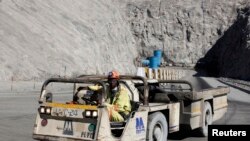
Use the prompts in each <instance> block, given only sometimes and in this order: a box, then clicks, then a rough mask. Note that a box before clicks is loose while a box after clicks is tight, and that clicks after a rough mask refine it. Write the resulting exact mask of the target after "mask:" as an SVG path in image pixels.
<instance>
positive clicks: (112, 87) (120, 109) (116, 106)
mask: <svg viewBox="0 0 250 141" xmlns="http://www.w3.org/2000/svg"><path fill="white" fill-rule="evenodd" d="M119 79H120V75H119V73H118V72H117V71H111V72H109V74H108V83H109V92H108V97H107V101H106V103H105V104H106V106H107V108H108V112H109V118H110V121H116V122H122V121H124V120H126V119H127V118H128V117H129V114H130V112H131V104H130V98H129V95H128V90H127V89H126V88H125V87H124V86H122V85H120V84H119V81H118V80H119ZM89 88H90V89H92V90H97V89H99V88H100V86H99V88H98V86H92V87H89Z"/></svg>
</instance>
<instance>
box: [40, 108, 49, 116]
mask: <svg viewBox="0 0 250 141" xmlns="http://www.w3.org/2000/svg"><path fill="white" fill-rule="evenodd" d="M38 111H39V113H40V114H47V115H50V114H51V107H45V106H41V107H40V108H39V109H38Z"/></svg>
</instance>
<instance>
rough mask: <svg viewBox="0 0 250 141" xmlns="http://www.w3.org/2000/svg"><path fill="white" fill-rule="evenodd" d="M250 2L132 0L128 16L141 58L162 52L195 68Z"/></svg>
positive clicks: (221, 0) (240, 0) (168, 58)
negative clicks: (239, 11) (154, 51)
mask: <svg viewBox="0 0 250 141" xmlns="http://www.w3.org/2000/svg"><path fill="white" fill-rule="evenodd" d="M248 4H249V0H219V1H218V0H158V1H156V0H128V4H127V15H128V16H127V17H128V21H129V23H130V27H131V30H132V33H133V34H134V37H135V40H136V42H137V46H138V51H139V53H140V55H141V56H143V57H147V56H150V55H152V54H153V50H154V49H162V50H163V57H164V59H165V61H167V62H171V63H174V64H175V65H180V66H193V65H194V64H196V63H197V60H199V58H201V57H203V56H204V55H205V54H206V53H207V51H208V50H209V49H211V48H212V47H213V46H214V45H215V43H216V41H217V40H218V39H219V38H220V37H222V36H223V35H224V32H225V31H226V30H227V29H228V27H229V26H231V25H232V24H233V23H234V21H235V20H236V18H237V9H239V8H242V7H245V6H246V5H248Z"/></svg>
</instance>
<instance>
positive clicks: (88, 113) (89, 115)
mask: <svg viewBox="0 0 250 141" xmlns="http://www.w3.org/2000/svg"><path fill="white" fill-rule="evenodd" d="M97 116H98V112H97V111H92V110H86V111H85V117H86V118H96V117H97Z"/></svg>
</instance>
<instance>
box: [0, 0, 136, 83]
mask: <svg viewBox="0 0 250 141" xmlns="http://www.w3.org/2000/svg"><path fill="white" fill-rule="evenodd" d="M120 6H121V7H122V4H120V2H119V1H113V0H81V1H79V0H55V1H54V0H53V1H51V0H29V1H26V0H11V1H10V0H1V1H0V20H1V22H0V80H10V79H11V78H13V79H34V77H36V78H42V79H45V78H47V77H50V76H53V75H60V76H72V75H76V74H84V73H85V74H103V73H107V72H108V71H110V70H112V69H116V70H118V71H120V72H121V73H123V74H125V73H134V72H135V66H134V63H133V59H134V58H135V57H136V56H137V49H136V46H135V41H134V39H133V36H132V34H131V32H130V28H129V26H128V24H127V23H126V22H124V21H125V20H124V17H125V16H126V15H125V12H123V11H122V10H121V9H120Z"/></svg>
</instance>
